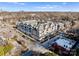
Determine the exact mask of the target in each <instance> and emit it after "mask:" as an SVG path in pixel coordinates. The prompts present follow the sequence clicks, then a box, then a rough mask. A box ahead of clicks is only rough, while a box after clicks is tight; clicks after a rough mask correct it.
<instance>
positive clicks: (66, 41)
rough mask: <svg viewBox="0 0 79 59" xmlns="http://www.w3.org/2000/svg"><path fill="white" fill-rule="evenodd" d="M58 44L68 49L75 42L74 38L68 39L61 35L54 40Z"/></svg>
mask: <svg viewBox="0 0 79 59" xmlns="http://www.w3.org/2000/svg"><path fill="white" fill-rule="evenodd" d="M55 42H56V43H57V44H58V45H59V46H61V47H63V48H65V49H67V50H70V49H71V48H72V47H73V46H74V45H75V43H76V41H74V40H70V39H68V38H65V37H62V38H59V39H58V40H56V41H55Z"/></svg>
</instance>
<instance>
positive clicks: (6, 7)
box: [0, 2, 79, 12]
mask: <svg viewBox="0 0 79 59" xmlns="http://www.w3.org/2000/svg"><path fill="white" fill-rule="evenodd" d="M0 10H3V11H49V12H51V11H58V12H59V11H60V12H63V11H71V12H79V2H0Z"/></svg>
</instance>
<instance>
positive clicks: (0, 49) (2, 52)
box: [0, 44, 13, 56]
mask: <svg viewBox="0 0 79 59" xmlns="http://www.w3.org/2000/svg"><path fill="white" fill-rule="evenodd" d="M12 48H13V46H12V45H11V44H8V45H6V46H0V56H4V55H5V54H6V53H7V52H9V51H10V50H11V49H12Z"/></svg>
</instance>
